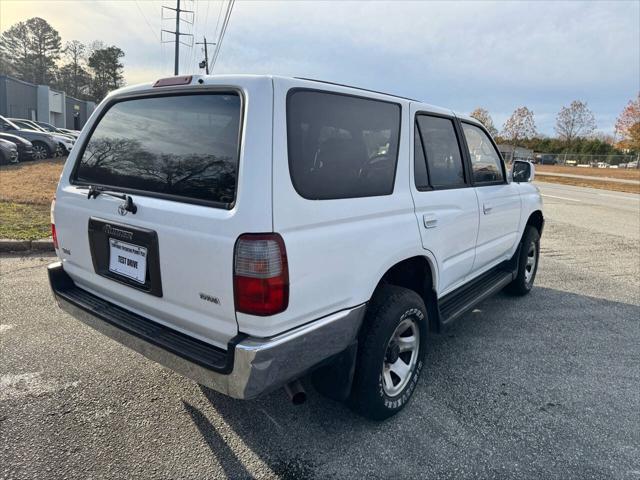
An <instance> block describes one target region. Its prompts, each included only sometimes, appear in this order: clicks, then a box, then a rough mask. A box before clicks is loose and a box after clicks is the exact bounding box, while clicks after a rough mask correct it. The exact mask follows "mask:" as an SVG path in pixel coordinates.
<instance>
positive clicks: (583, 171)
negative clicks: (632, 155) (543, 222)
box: [536, 164, 640, 181]
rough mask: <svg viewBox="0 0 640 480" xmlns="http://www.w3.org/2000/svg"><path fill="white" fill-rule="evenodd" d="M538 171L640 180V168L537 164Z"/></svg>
mask: <svg viewBox="0 0 640 480" xmlns="http://www.w3.org/2000/svg"><path fill="white" fill-rule="evenodd" d="M536 172H545V173H569V174H573V175H586V176H588V177H608V178H621V179H623V180H639V181H640V169H638V168H628V169H627V168H580V167H565V166H564V165H539V164H538V165H536Z"/></svg>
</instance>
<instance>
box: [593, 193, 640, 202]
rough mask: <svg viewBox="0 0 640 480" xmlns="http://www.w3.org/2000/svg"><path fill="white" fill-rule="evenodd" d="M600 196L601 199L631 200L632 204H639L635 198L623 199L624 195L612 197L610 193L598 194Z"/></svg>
mask: <svg viewBox="0 0 640 480" xmlns="http://www.w3.org/2000/svg"><path fill="white" fill-rule="evenodd" d="M598 195H599V196H601V197H611V198H617V199H618V200H630V201H632V202H637V201H638V198H633V197H623V196H622V195H610V194H608V193H598ZM639 198H640V197H639Z"/></svg>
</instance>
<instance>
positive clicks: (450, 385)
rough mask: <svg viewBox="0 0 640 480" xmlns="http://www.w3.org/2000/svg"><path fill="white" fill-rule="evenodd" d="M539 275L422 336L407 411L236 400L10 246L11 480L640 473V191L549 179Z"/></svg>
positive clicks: (4, 408) (5, 337)
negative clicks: (72, 310)
mask: <svg viewBox="0 0 640 480" xmlns="http://www.w3.org/2000/svg"><path fill="white" fill-rule="evenodd" d="M540 187H541V191H542V193H543V195H544V197H543V198H544V201H545V209H546V218H547V225H546V227H545V232H544V235H543V237H542V256H541V265H540V270H539V273H538V278H537V280H536V284H537V287H536V288H535V289H534V291H533V292H532V293H531V294H530V295H529V296H527V297H525V298H517V299H516V298H511V297H508V296H506V295H504V294H499V295H497V296H496V297H494V298H492V299H490V300H487V301H485V302H484V303H482V304H481V305H480V306H479V308H478V309H476V310H475V311H473V312H471V313H469V314H467V315H466V316H465V317H464V318H463V319H462V320H461V321H459V322H458V323H457V324H456V325H455V326H454V327H452V329H451V330H450V331H449V332H447V333H446V334H444V335H440V336H437V337H433V338H431V339H430V341H429V347H430V350H429V352H428V355H427V368H426V369H425V371H424V372H423V375H422V377H421V379H420V382H419V386H418V388H417V389H416V392H415V395H414V398H413V400H412V402H411V403H410V404H409V406H408V407H407V408H406V409H405V410H404V411H403V412H402V413H401V414H399V415H398V416H396V417H394V418H393V419H391V420H389V421H387V422H384V423H373V422H369V421H365V420H363V419H361V418H360V417H358V416H356V415H354V414H352V413H351V412H350V411H349V410H348V409H347V408H345V407H344V406H342V405H341V404H338V403H335V402H332V401H329V400H326V399H324V398H322V397H320V396H319V395H318V394H316V393H315V392H313V391H310V392H309V400H308V401H307V403H306V404H304V405H302V406H297V407H294V406H292V405H291V404H290V403H289V402H288V400H287V397H286V395H285V393H284V392H283V391H278V392H274V393H273V394H270V395H268V396H266V397H263V398H260V399H258V400H255V401H247V402H242V401H236V400H232V399H229V398H226V397H224V396H222V395H219V394H217V393H215V392H213V391H211V390H208V389H207V388H204V387H200V386H198V385H197V384H195V383H194V382H192V381H190V380H187V379H185V378H182V377H181V376H179V375H177V374H174V373H172V372H171V371H169V370H166V369H164V368H162V367H160V366H158V365H156V364H154V363H152V362H150V361H148V360H146V359H145V358H143V357H141V356H139V355H138V354H136V353H133V352H131V351H129V350H127V349H125V348H124V347H121V346H119V345H118V344H116V343H114V342H112V341H111V340H108V339H107V338H105V337H103V336H101V335H99V334H98V333H95V332H94V331H92V330H91V329H89V328H88V327H85V326H83V325H81V324H80V323H78V322H77V321H75V320H73V319H72V318H71V317H69V316H67V315H65V314H63V313H61V312H60V311H59V310H57V307H56V306H55V304H54V302H53V299H52V297H51V294H50V292H49V289H48V285H47V281H46V272H45V268H44V267H45V266H46V264H47V263H49V262H51V261H52V260H53V258H52V257H44V258H43V257H40V256H31V257H26V258H25V257H18V256H5V257H2V258H0V263H1V266H0V268H1V279H0V301H1V314H2V320H1V325H0V354H1V355H0V476H1V477H2V478H29V479H33V478H219V477H224V476H227V477H229V478H251V477H256V478H278V477H280V478H345V479H346V478H349V479H351V478H380V479H387V478H456V479H458V478H544V479H554V478H557V479H568V478H576V479H588V478H596V479H599V478H616V479H640V415H639V413H638V412H640V197H639V196H638V195H631V194H620V193H615V192H605V191H602V190H599V191H595V190H589V189H583V188H578V187H565V186H561V185H551V184H540Z"/></svg>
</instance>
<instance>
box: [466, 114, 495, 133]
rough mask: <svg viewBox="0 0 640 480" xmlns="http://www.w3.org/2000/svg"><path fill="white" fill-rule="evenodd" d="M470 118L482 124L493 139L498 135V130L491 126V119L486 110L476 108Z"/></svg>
mask: <svg viewBox="0 0 640 480" xmlns="http://www.w3.org/2000/svg"><path fill="white" fill-rule="evenodd" d="M470 116H471V117H473V118H475V119H476V120H478V121H479V122H480V123H481V124H483V125H484V127H485V128H486V129H487V130H488V131H489V133H490V134H491V136H492V137H495V136H496V135H498V129H497V128H496V127H495V125H494V124H493V119H492V118H491V115H489V112H488V111H487V110H486V109H484V108H482V107H478V108H476V109H475V110H474V111H473V112H471V115H470Z"/></svg>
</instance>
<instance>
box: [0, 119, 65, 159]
mask: <svg viewBox="0 0 640 480" xmlns="http://www.w3.org/2000/svg"><path fill="white" fill-rule="evenodd" d="M0 132H3V133H10V134H12V135H16V136H18V137H20V138H24V139H25V140H29V141H30V142H31V143H32V145H33V159H34V160H44V159H45V158H52V157H53V156H54V155H55V154H56V153H57V152H58V151H60V150H59V148H60V147H59V145H58V142H57V141H56V140H55V139H54V138H53V137H52V136H51V135H50V134H49V133H44V132H41V131H38V130H28V129H24V128H20V127H18V126H17V125H16V124H15V123H13V122H12V121H11V120H9V119H7V118H5V117H3V116H2V115H0Z"/></svg>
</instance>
